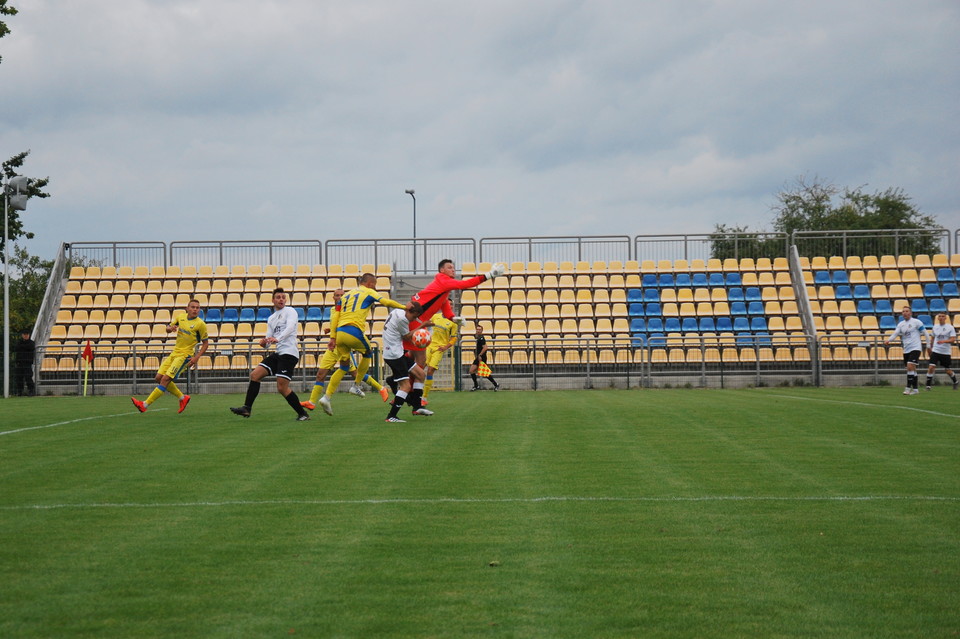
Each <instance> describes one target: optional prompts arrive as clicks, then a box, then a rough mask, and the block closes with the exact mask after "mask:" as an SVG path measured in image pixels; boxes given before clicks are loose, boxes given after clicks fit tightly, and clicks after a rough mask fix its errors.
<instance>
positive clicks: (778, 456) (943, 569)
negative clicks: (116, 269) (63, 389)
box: [0, 387, 960, 638]
mask: <svg viewBox="0 0 960 639" xmlns="http://www.w3.org/2000/svg"><path fill="white" fill-rule="evenodd" d="M433 400H434V401H433V402H432V403H431V408H432V409H435V410H436V412H437V414H436V416H434V417H431V418H413V417H410V416H409V411H408V410H406V411H404V413H403V415H405V418H406V419H408V423H406V424H385V423H384V422H383V417H384V416H385V414H386V410H385V405H384V404H382V403H381V402H380V400H379V398H378V397H376V395H372V396H370V395H368V397H367V398H366V399H364V400H360V399H357V398H354V397H352V396H349V395H346V394H340V395H337V396H336V398H335V401H334V407H335V411H336V413H337V414H336V416H335V417H328V416H326V415H324V414H323V413H321V412H320V411H319V410H318V411H316V412H314V413H313V415H312V417H313V419H312V420H311V421H309V422H304V423H297V422H295V421H294V420H293V418H294V413H293V411H291V410H290V408H289V407H288V406H287V405H286V404H285V403H284V402H283V401H282V399H281V398H279V397H278V396H277V395H275V394H272V393H270V394H267V393H265V394H263V395H261V397H260V398H259V400H258V403H257V405H256V407H255V412H254V415H253V417H252V418H250V419H248V420H245V419H241V418H238V417H235V416H234V415H232V414H230V413H229V411H228V410H227V407H228V406H231V405H237V404H239V403H241V400H240V398H239V396H236V395H234V396H195V397H194V399H193V402H192V403H191V404H190V407H189V408H188V409H187V411H186V412H185V413H183V414H182V415H177V414H176V402H174V401H173V400H172V399H171V398H169V397H165V398H163V399H161V400H160V401H158V402H157V403H156V404H154V407H153V409H152V410H151V411H150V412H148V413H146V414H143V415H141V414H138V413H136V412H135V411H134V409H133V407H132V406H131V405H130V403H129V400H128V399H127V398H123V397H96V398H86V399H84V398H29V399H11V400H6V401H3V402H0V410H2V417H0V487H2V488H0V636H2V637H97V638H101V637H171V636H178V637H205V638H211V637H231V638H233V637H286V636H291V635H292V636H302V637H551V638H553V637H571V638H572V637H577V638H583V637H685V638H686V637H955V636H957V635H958V634H960V392H957V393H953V392H951V391H949V390H942V389H941V388H938V389H937V390H936V391H935V392H933V393H924V394H921V395H920V396H916V397H903V396H902V395H900V393H899V391H898V389H897V388H889V387H888V388H867V389H812V388H803V389H795V388H790V389H762V390H760V389H753V390H741V391H732V390H726V391H709V390H657V391H646V390H642V391H576V392H513V393H510V392H503V393H493V392H483V393H459V394H450V393H447V394H436V395H435V397H434V398H433Z"/></svg>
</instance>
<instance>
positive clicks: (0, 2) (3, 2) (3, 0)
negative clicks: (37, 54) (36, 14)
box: [0, 0, 17, 62]
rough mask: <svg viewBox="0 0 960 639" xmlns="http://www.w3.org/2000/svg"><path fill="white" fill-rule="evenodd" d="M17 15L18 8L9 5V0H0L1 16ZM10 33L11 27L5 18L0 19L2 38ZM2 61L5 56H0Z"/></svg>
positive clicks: (0, 34) (0, 36)
mask: <svg viewBox="0 0 960 639" xmlns="http://www.w3.org/2000/svg"><path fill="white" fill-rule="evenodd" d="M15 15H17V10H16V9H15V8H14V7H8V6H7V0H0V16H15ZM8 33H10V27H8V26H7V23H6V22H4V21H3V20H0V38H3V36H5V35H7V34H8ZM0 62H3V58H2V57H0Z"/></svg>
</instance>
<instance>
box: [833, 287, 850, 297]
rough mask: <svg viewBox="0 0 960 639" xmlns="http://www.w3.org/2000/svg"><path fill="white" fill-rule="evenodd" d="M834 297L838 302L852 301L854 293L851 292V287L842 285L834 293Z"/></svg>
mask: <svg viewBox="0 0 960 639" xmlns="http://www.w3.org/2000/svg"><path fill="white" fill-rule="evenodd" d="M834 296H835V297H836V298H837V299H838V300H851V299H853V292H852V291H851V290H850V287H849V286H848V285H846V284H841V285H840V286H838V287H837V290H836V291H835V292H834Z"/></svg>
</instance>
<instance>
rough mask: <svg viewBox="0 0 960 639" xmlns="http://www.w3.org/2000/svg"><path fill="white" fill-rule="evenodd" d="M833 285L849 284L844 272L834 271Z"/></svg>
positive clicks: (848, 277) (847, 276) (848, 278)
mask: <svg viewBox="0 0 960 639" xmlns="http://www.w3.org/2000/svg"><path fill="white" fill-rule="evenodd" d="M833 283H834V284H849V283H850V276H849V275H848V274H847V272H846V271H834V272H833Z"/></svg>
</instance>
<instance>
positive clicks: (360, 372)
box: [357, 357, 371, 379]
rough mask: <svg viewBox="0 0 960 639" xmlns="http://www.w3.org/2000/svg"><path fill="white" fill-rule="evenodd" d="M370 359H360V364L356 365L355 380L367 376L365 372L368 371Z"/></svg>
mask: <svg viewBox="0 0 960 639" xmlns="http://www.w3.org/2000/svg"><path fill="white" fill-rule="evenodd" d="M370 361H371V360H370V358H369V357H363V358H361V359H360V363H359V364H357V379H363V378H364V377H366V375H367V370H369V369H370Z"/></svg>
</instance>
